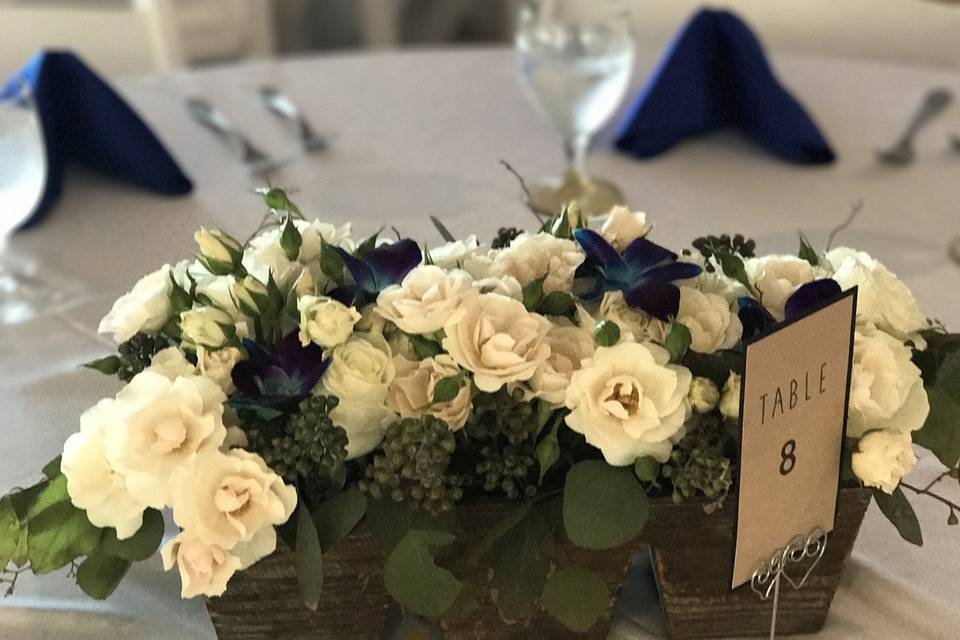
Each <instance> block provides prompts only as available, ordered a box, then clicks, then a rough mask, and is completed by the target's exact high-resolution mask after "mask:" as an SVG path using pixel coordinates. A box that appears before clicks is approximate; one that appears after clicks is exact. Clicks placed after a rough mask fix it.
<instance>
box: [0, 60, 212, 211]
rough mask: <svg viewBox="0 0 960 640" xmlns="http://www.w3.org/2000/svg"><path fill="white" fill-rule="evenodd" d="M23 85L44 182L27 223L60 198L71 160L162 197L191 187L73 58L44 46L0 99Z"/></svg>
mask: <svg viewBox="0 0 960 640" xmlns="http://www.w3.org/2000/svg"><path fill="white" fill-rule="evenodd" d="M23 83H26V84H27V85H28V86H29V87H30V92H31V97H32V100H33V101H34V104H35V105H36V109H37V114H38V118H39V120H40V126H41V129H42V132H43V138H44V142H45V144H46V147H47V149H46V150H47V182H46V187H45V189H44V192H43V196H42V197H41V199H40V202H39V204H38V205H37V207H36V209H35V210H34V212H33V215H32V217H31V218H30V219H29V220H28V221H27V222H26V223H25V224H24V226H29V225H32V224H36V223H37V222H39V221H40V219H41V218H42V217H43V215H44V214H45V213H46V212H47V211H48V210H49V209H50V207H51V206H52V205H53V204H54V203H55V202H56V201H57V198H59V197H60V192H61V190H62V186H63V176H64V168H65V166H66V165H67V164H68V163H70V162H77V163H80V164H83V165H86V166H87V167H90V168H91V169H94V170H96V171H100V172H102V173H105V174H108V175H111V176H114V177H116V178H119V179H121V180H127V181H129V182H132V183H134V184H136V185H139V186H141V187H144V188H146V189H150V190H153V191H156V192H158V193H162V194H168V195H180V194H185V193H189V192H190V191H191V190H192V189H193V185H192V184H191V183H190V180H189V178H187V176H185V175H184V173H183V171H181V170H180V167H178V166H177V163H176V162H175V161H174V160H173V158H172V157H170V154H169V153H167V150H166V149H164V147H163V144H161V142H160V141H159V140H158V139H157V137H156V136H155V135H154V134H153V132H152V131H151V130H150V128H149V127H148V126H147V125H146V124H144V122H143V120H141V119H140V117H139V116H138V115H137V114H136V113H135V112H134V111H133V110H132V109H131V108H130V107H129V106H128V105H127V104H126V103H125V102H124V101H123V99H122V98H121V97H120V96H118V95H117V94H116V93H115V92H114V91H113V89H111V88H110V87H109V86H108V85H107V84H106V83H105V82H104V81H103V80H101V79H100V78H99V77H98V76H97V75H96V74H95V73H94V72H93V71H91V70H90V68H89V67H87V66H86V65H85V64H84V63H83V62H82V61H81V60H80V59H79V58H78V57H77V56H75V55H73V54H72V53H68V52H65V51H41V52H40V53H38V54H37V55H35V56H34V57H33V58H32V59H31V60H30V61H29V62H28V63H27V64H26V65H25V66H24V67H23V68H22V69H21V70H20V71H19V72H17V73H16V74H14V76H13V77H12V78H10V80H9V81H8V82H7V83H6V85H5V86H4V87H3V89H2V90H0V99H10V98H13V97H15V96H17V95H19V94H20V92H21V91H22V90H23ZM0 215H2V212H0Z"/></svg>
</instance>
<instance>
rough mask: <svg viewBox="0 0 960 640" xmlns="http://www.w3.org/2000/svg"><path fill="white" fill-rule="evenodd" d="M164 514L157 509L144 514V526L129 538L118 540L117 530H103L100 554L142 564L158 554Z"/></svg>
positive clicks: (98, 549)
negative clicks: (155, 553)
mask: <svg viewBox="0 0 960 640" xmlns="http://www.w3.org/2000/svg"><path fill="white" fill-rule="evenodd" d="M163 530H164V522H163V514H162V513H160V512H159V511H157V510H156V509H147V510H146V511H144V512H143V524H142V525H141V526H140V528H139V529H138V530H137V532H136V533H134V534H133V535H132V536H130V537H129V538H126V539H124V540H118V539H117V530H116V529H114V528H112V527H110V528H107V529H104V530H103V537H102V538H101V539H100V546H99V547H98V548H97V552H98V553H104V554H106V555H109V556H113V557H115V558H119V559H121V560H129V561H131V562H141V561H143V560H146V559H147V558H149V557H150V556H152V555H153V554H154V552H156V550H157V549H158V548H159V547H160V542H161V541H162V540H163Z"/></svg>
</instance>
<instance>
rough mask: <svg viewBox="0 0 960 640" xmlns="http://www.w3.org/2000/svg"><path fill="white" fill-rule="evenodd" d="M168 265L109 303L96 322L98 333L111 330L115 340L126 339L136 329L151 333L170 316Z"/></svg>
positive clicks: (122, 340)
mask: <svg viewBox="0 0 960 640" xmlns="http://www.w3.org/2000/svg"><path fill="white" fill-rule="evenodd" d="M170 274H171V268H170V265H168V264H165V265H163V266H162V267H160V268H159V269H157V270H156V271H154V272H153V273H149V274H147V275H145V276H143V278H141V279H140V281H139V282H137V284H135V285H134V286H133V289H131V290H130V292H129V293H125V294H124V295H122V296H120V298H119V299H118V300H117V301H116V302H114V303H113V307H112V308H111V309H110V313H108V314H107V315H106V316H104V318H103V320H101V321H100V327H99V329H98V330H99V332H100V333H112V334H113V339H114V340H116V341H117V342H126V341H127V340H129V339H130V338H132V337H133V336H134V334H136V333H137V332H140V331H142V332H144V333H154V332H156V331H159V330H160V329H161V328H163V325H164V324H166V322H167V320H169V319H170V317H171V316H173V307H172V306H171V304H170V291H171V290H172V289H173V283H172V282H171V280H170Z"/></svg>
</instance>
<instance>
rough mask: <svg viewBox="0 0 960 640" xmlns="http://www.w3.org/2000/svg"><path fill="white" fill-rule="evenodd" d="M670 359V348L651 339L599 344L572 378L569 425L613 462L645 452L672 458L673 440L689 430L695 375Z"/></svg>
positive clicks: (660, 458)
mask: <svg viewBox="0 0 960 640" xmlns="http://www.w3.org/2000/svg"><path fill="white" fill-rule="evenodd" d="M669 360H670V354H669V353H668V352H667V351H666V349H663V348H662V347H659V346H657V345H654V344H649V343H646V344H639V343H636V342H623V343H620V344H618V345H616V346H613V347H599V348H597V350H596V352H595V353H594V355H593V357H592V358H591V359H589V360H587V361H586V362H584V363H583V368H582V369H580V370H579V371H577V372H575V373H574V374H573V377H572V379H571V381H570V387H569V388H568V389H567V396H566V405H567V408H569V409H570V414H569V415H568V416H567V419H566V421H567V426H569V427H570V428H571V429H573V430H574V431H576V432H577V433H582V434H583V435H584V436H585V437H586V439H587V442H589V443H590V444H592V445H593V446H594V447H597V448H598V449H600V451H601V452H602V453H603V457H604V459H606V461H607V463H608V464H611V465H614V466H625V465H629V464H633V462H634V461H635V460H636V459H637V458H639V457H642V456H652V457H653V458H655V459H656V460H658V461H660V462H666V461H667V459H668V458H669V457H670V451H671V450H672V449H673V440H675V439H678V438H680V437H682V436H683V433H684V423H685V422H686V419H687V416H688V414H689V412H690V406H689V403H688V401H687V395H688V394H689V392H690V382H691V380H692V378H693V376H692V375H691V374H690V371H688V370H687V369H685V368H683V367H681V366H678V365H672V364H668V362H669Z"/></svg>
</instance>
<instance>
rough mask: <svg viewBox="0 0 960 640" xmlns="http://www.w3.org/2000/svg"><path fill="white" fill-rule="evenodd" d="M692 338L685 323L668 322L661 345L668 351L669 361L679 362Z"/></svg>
mask: <svg viewBox="0 0 960 640" xmlns="http://www.w3.org/2000/svg"><path fill="white" fill-rule="evenodd" d="M692 340H693V338H692V337H691V336H690V330H689V329H687V327H686V326H685V325H683V324H681V323H679V322H672V323H670V329H669V331H668V332H667V337H666V339H665V340H664V341H663V346H664V347H666V348H667V351H669V352H670V362H680V361H681V360H682V359H683V356H685V355H686V354H687V350H688V349H689V348H690V343H691V342H692Z"/></svg>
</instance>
